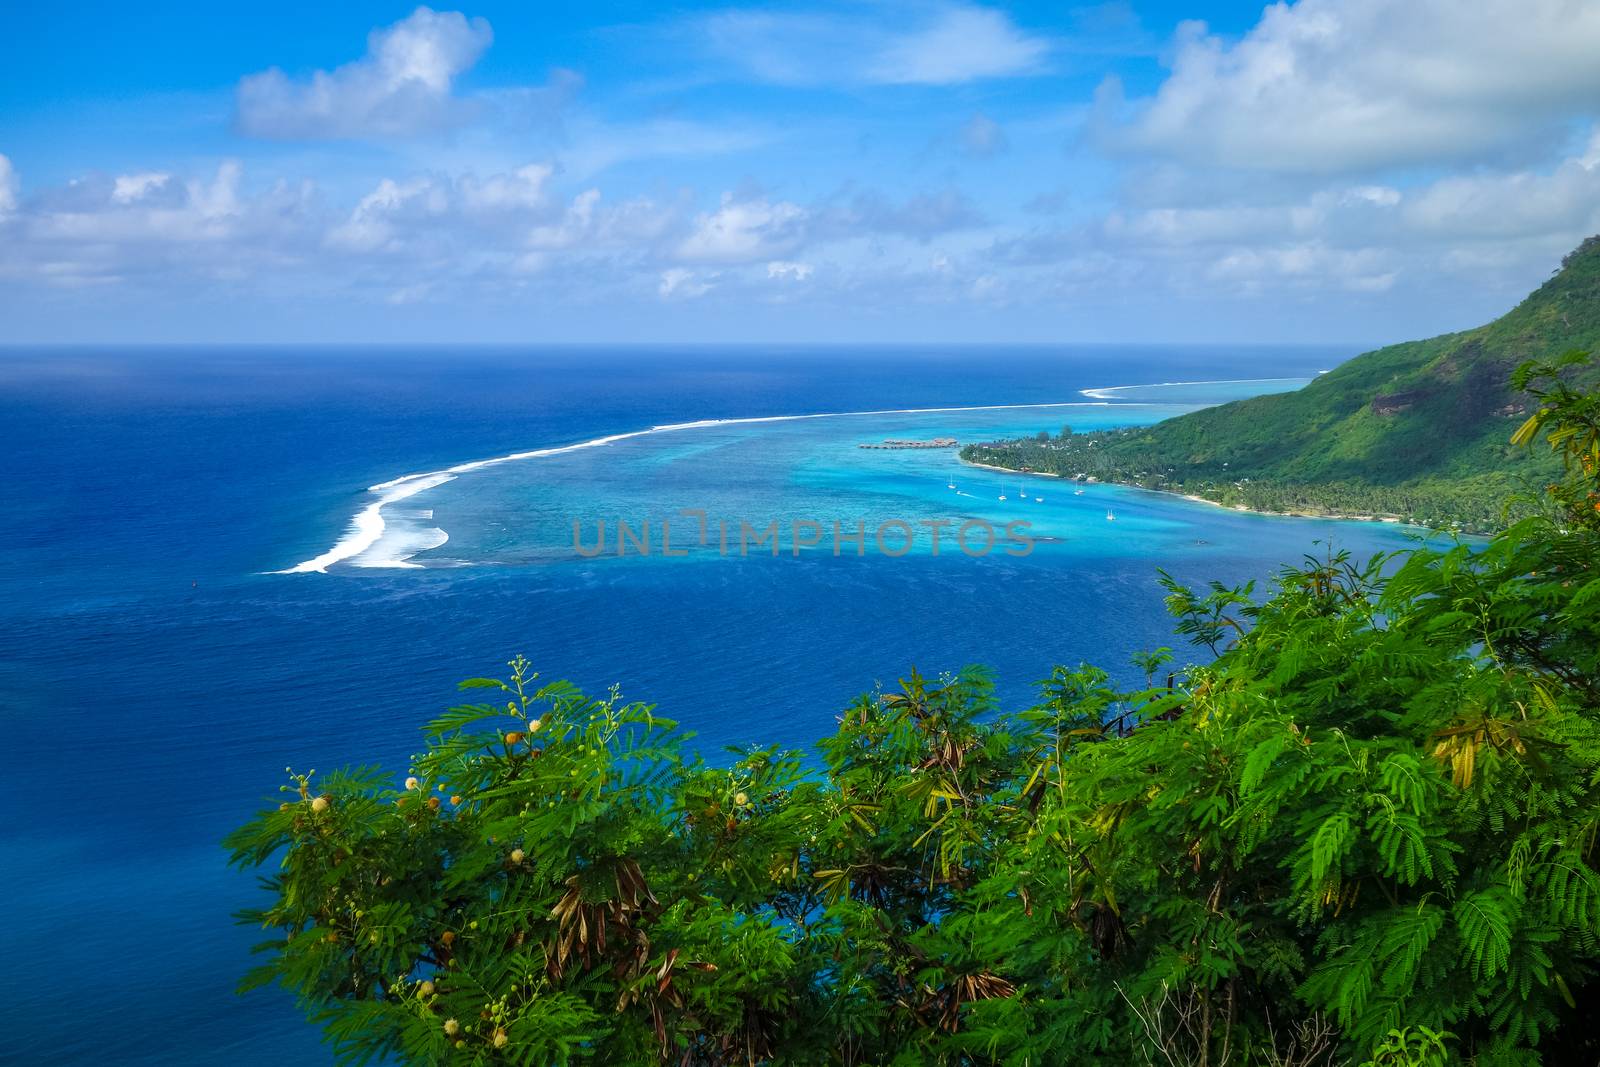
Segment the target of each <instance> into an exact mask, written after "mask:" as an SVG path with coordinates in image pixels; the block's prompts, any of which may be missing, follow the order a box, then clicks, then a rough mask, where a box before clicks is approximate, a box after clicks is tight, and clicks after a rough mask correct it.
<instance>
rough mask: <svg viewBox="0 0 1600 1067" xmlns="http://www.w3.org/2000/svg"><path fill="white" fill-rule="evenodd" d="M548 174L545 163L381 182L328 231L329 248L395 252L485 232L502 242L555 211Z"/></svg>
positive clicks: (541, 222) (386, 179) (550, 168)
mask: <svg viewBox="0 0 1600 1067" xmlns="http://www.w3.org/2000/svg"><path fill="white" fill-rule="evenodd" d="M552 173H553V168H552V167H551V166H550V165H549V164H546V163H532V164H528V165H527V166H524V167H519V168H517V169H516V170H514V171H511V172H509V173H504V174H493V175H490V176H489V177H487V178H479V177H477V176H476V175H473V174H463V175H461V176H459V177H457V178H455V179H450V178H447V177H442V176H435V175H420V176H416V177H411V178H406V179H404V180H396V179H394V178H384V179H383V180H382V181H380V182H379V183H378V186H377V188H375V189H374V190H373V191H372V192H370V193H368V194H367V195H366V196H364V197H362V198H361V200H360V202H359V203H357V204H356V206H355V208H354V209H353V210H352V211H351V212H350V215H349V217H348V218H346V219H345V221H344V222H343V223H341V224H340V225H338V226H337V227H335V228H334V229H333V230H331V231H330V232H329V234H328V244H329V245H330V246H332V247H335V248H339V249H343V250H345V251H349V252H398V251H400V250H402V249H403V248H405V247H407V246H408V245H411V244H414V243H415V242H416V241H417V240H419V239H422V238H426V237H429V236H437V237H438V238H439V239H440V240H441V241H443V242H447V243H448V242H450V241H453V240H458V239H464V238H467V237H469V236H474V235H476V234H478V233H485V232H488V233H493V234H495V235H497V236H498V237H499V238H501V239H502V240H504V239H506V238H508V237H510V236H511V235H512V234H515V233H525V232H527V227H529V226H530V225H542V224H543V220H544V219H545V218H547V217H548V216H549V215H551V214H552V213H553V212H555V211H556V210H557V206H556V204H555V201H554V199H553V197H552V196H551V194H550V192H549V188H548V184H549V181H550V177H551V174H552Z"/></svg>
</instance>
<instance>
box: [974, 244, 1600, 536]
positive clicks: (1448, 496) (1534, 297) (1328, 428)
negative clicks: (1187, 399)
mask: <svg viewBox="0 0 1600 1067" xmlns="http://www.w3.org/2000/svg"><path fill="white" fill-rule="evenodd" d="M1597 346H1600V237H1591V238H1589V239H1588V240H1586V241H1585V242H1583V244H1582V245H1580V246H1579V247H1578V248H1577V249H1576V250H1575V251H1573V252H1572V253H1571V254H1570V255H1568V256H1567V257H1566V258H1565V259H1564V260H1563V261H1562V264H1561V267H1560V269H1559V270H1558V271H1557V272H1556V273H1555V274H1554V276H1553V277H1551V278H1550V279H1549V280H1548V281H1546V282H1545V283H1544V284H1543V285H1542V286H1540V287H1539V288H1538V289H1537V290H1536V291H1534V292H1533V293H1532V294H1530V295H1529V296H1528V297H1527V299H1525V300H1524V301H1523V302H1522V303H1521V304H1519V305H1518V306H1517V307H1516V308H1514V309H1513V310H1511V311H1510V312H1508V313H1507V314H1505V315H1503V316H1502V317H1501V318H1499V319H1497V320H1495V321H1494V322H1492V323H1490V324H1488V325H1487V326H1481V327H1478V328H1477V329H1474V330H1467V331H1464V332H1462V333H1454V334H1446V335H1444V336H1442V337H1435V338H1432V339H1430V340H1426V341H1411V342H1407V343H1405V344H1398V345H1391V346H1389V347H1387V348H1380V349H1378V350H1377V351H1374V352H1368V353H1366V354H1365V355H1361V356H1357V357H1355V358H1354V359H1351V360H1349V361H1348V362H1346V363H1343V364H1341V365H1340V366H1338V367H1337V368H1335V369H1333V370H1331V371H1329V372H1328V373H1326V374H1323V375H1319V376H1318V377H1317V378H1316V379H1315V380H1314V381H1312V382H1311V383H1310V384H1308V385H1306V386H1305V387H1304V388H1302V389H1299V390H1296V391H1294V392H1291V393H1280V394H1275V395H1270V396H1260V397H1253V398H1250V399H1247V400H1239V401H1235V402H1233V403H1230V404H1222V405H1219V406H1217V407H1213V408H1207V409H1205V410H1203V411H1198V412H1194V413H1192V414H1188V415H1183V416H1179V417H1178V418H1174V419H1168V420H1166V421H1164V422H1161V423H1157V424H1155V425H1153V426H1148V427H1140V428H1131V429H1122V430H1108V431H1101V432H1096V433H1083V434H1075V433H1071V432H1070V431H1069V432H1064V433H1060V434H1057V433H1056V432H1055V431H1056V429H1057V428H1055V427H1050V428H1049V429H1048V430H1047V431H1046V432H1044V433H1042V434H1041V435H1040V436H1039V437H1037V438H1024V439H1021V440H1015V441H998V442H989V443H984V444H976V445H969V446H967V447H966V448H964V449H963V450H962V453H961V454H962V457H963V458H964V459H966V460H968V461H970V462H975V463H986V464H991V465H994V466H1000V467H1006V468H1009V469H1011V470H1028V471H1036V472H1041V473H1047V474H1055V475H1060V476H1064V477H1070V478H1089V477H1092V478H1095V479H1097V480H1100V481H1112V482H1121V483H1125V484H1129V485H1136V486H1142V487H1144V488H1149V489H1161V490H1168V491H1172V492H1181V493H1187V494H1192V495H1195V496H1200V497H1204V498H1206V499H1208V500H1213V501H1216V502H1218V503H1222V504H1228V505H1237V506H1243V507H1249V508H1254V509H1257V510H1262V511H1284V512H1306V513H1313V514H1319V513H1320V514H1330V513H1331V514H1357V515H1372V516H1391V517H1395V518H1400V519H1404V520H1408V521H1414V522H1418V523H1424V524H1429V525H1438V526H1444V525H1451V524H1456V525H1460V526H1461V527H1463V528H1465V529H1468V530H1473V531H1487V530H1492V529H1499V528H1502V527H1504V526H1506V525H1509V524H1510V523H1511V522H1513V521H1515V520H1516V519H1517V518H1520V517H1522V516H1524V515H1527V514H1530V513H1532V512H1533V511H1534V510H1537V507H1538V501H1539V498H1540V496H1541V492H1542V489H1543V486H1544V485H1545V484H1546V483H1548V482H1549V481H1550V480H1551V479H1552V478H1553V477H1554V476H1555V474H1556V470H1557V468H1556V467H1555V466H1554V463H1553V460H1552V459H1551V458H1550V457H1549V456H1547V455H1543V454H1529V453H1527V452H1525V451H1524V450H1521V449H1518V448H1516V447H1515V446H1513V445H1511V444H1510V443H1509V441H1508V438H1509V436H1510V433H1511V431H1512V430H1513V429H1515V428H1516V426H1517V425H1518V423H1520V422H1521V421H1522V420H1523V419H1524V418H1526V417H1527V407H1526V399H1525V398H1524V397H1522V396H1521V395H1520V394H1519V393H1518V392H1517V390H1516V389H1515V388H1514V387H1513V385H1512V383H1511V376H1512V372H1513V370H1514V369H1515V368H1516V367H1517V366H1518V365H1519V364H1521V363H1522V362H1524V361H1526V360H1530V359H1541V360H1549V359H1554V358H1555V357H1557V356H1559V355H1560V354H1561V353H1562V352H1565V351H1567V350H1569V349H1574V348H1580V349H1594V348H1596V347H1597ZM1586 373H1587V375H1588V376H1587V377H1586V379H1585V381H1586V382H1587V383H1588V384H1590V385H1593V384H1594V383H1595V381H1596V376H1595V372H1594V371H1592V370H1591V371H1589V372H1586Z"/></svg>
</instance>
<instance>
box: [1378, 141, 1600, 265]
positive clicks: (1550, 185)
mask: <svg viewBox="0 0 1600 1067" xmlns="http://www.w3.org/2000/svg"><path fill="white" fill-rule="evenodd" d="M1406 221H1407V223H1408V224H1409V225H1410V226H1411V227H1412V228H1413V229H1415V230H1418V231H1422V232H1426V233H1431V234H1444V235H1449V236H1451V237H1455V238H1468V239H1474V238H1486V237H1487V238H1514V239H1519V240H1527V239H1538V238H1552V237H1553V238H1555V239H1557V240H1560V241H1567V240H1570V239H1571V237H1572V236H1573V235H1575V234H1576V235H1585V234H1591V233H1594V232H1596V231H1600V132H1597V133H1596V134H1595V135H1594V136H1593V137H1592V139H1591V140H1590V142H1589V144H1588V146H1587V148H1586V149H1585V150H1584V152H1583V153H1582V154H1580V155H1578V156H1575V157H1573V158H1571V159H1568V160H1566V161H1565V162H1563V163H1562V164H1561V165H1560V166H1558V167H1557V168H1556V169H1555V170H1554V171H1552V172H1551V173H1549V174H1539V173H1535V172H1531V171H1518V172H1515V173H1511V174H1474V175H1470V176H1462V177H1449V178H1443V179H1440V180H1439V181H1437V182H1435V183H1433V184H1432V185H1431V186H1429V187H1428V188H1427V189H1426V190H1424V191H1423V192H1422V193H1420V194H1419V195H1417V196H1415V197H1413V198H1412V199H1411V200H1410V202H1409V203H1408V204H1407V206H1406Z"/></svg>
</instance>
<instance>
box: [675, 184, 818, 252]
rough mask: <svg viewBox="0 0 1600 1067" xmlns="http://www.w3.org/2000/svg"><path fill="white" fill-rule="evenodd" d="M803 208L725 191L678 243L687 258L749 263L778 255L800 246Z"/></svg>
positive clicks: (802, 228)
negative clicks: (718, 203) (743, 196)
mask: <svg viewBox="0 0 1600 1067" xmlns="http://www.w3.org/2000/svg"><path fill="white" fill-rule="evenodd" d="M805 222H806V211H805V209H804V208H802V207H800V206H799V205H798V204H792V203H789V202H788V201H785V200H780V201H777V202H773V201H771V200H768V199H766V198H765V197H754V198H745V199H741V198H739V197H736V196H735V195H734V194H732V193H724V194H723V196H722V203H721V205H720V206H719V207H718V208H717V210H716V211H712V212H707V213H704V214H701V215H700V216H699V217H698V218H697V219H696V220H695V225H694V229H693V231H692V232H691V233H690V234H689V236H687V237H686V238H684V240H683V241H682V243H680V244H679V245H678V249H677V255H678V258H680V259H682V260H685V261H687V262H703V263H749V262H753V261H756V260H770V259H773V258H776V257H781V256H782V255H783V254H785V253H787V252H789V251H792V250H793V249H795V248H798V247H799V246H800V243H801V241H802V239H803V237H804V226H805Z"/></svg>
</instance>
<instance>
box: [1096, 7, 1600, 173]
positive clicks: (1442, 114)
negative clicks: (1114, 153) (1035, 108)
mask: <svg viewBox="0 0 1600 1067" xmlns="http://www.w3.org/2000/svg"><path fill="white" fill-rule="evenodd" d="M1596 55H1600V4H1594V3H1587V2H1575V0H1474V2H1472V3H1467V4H1463V3H1459V2H1458V0H1411V2H1408V3H1403V4H1401V3H1394V2H1392V0H1300V2H1299V3H1296V4H1294V5H1292V6H1291V5H1289V4H1286V3H1279V4H1274V5H1273V6H1271V7H1268V8H1267V9H1266V11H1265V12H1264V13H1263V15H1262V18H1261V21H1260V22H1259V23H1258V24H1257V25H1256V27H1255V28H1254V29H1252V30H1251V31H1250V32H1249V33H1248V34H1246V35H1245V36H1244V38H1243V39H1241V40H1239V41H1238V42H1237V43H1232V44H1230V43H1228V42H1226V41H1224V40H1222V39H1221V38H1218V37H1215V36H1211V35H1209V34H1207V32H1206V30H1205V27H1204V25H1203V24H1200V23H1188V24H1186V25H1185V26H1184V27H1182V28H1181V29H1180V32H1179V36H1178V41H1177V44H1176V50H1175V54H1174V58H1173V61H1172V72H1171V75H1170V77H1168V79H1167V80H1166V82H1165V83H1164V84H1163V85H1162V86H1161V88H1160V89H1159V91H1158V92H1157V93H1156V94H1155V96H1154V97H1153V98H1151V99H1149V100H1145V101H1139V102H1137V103H1136V104H1135V105H1134V107H1133V109H1132V111H1133V113H1132V115H1131V117H1130V119H1129V122H1128V124H1127V125H1126V126H1124V127H1122V128H1120V129H1117V130H1115V131H1113V133H1112V134H1111V140H1112V142H1113V143H1115V144H1118V145H1120V146H1122V147H1123V148H1129V149H1136V150H1144V151H1150V152H1156V153H1161V154H1166V155H1170V156H1172V157H1175V158H1178V159H1182V160H1184V161H1187V162H1190V163H1198V164H1203V165H1216V166H1226V167H1232V168H1262V169H1268V170H1276V171H1285V172H1310V173H1316V172H1338V171H1360V170H1367V169H1380V168H1385V167H1394V166H1409V165H1419V164H1420V165H1426V164H1436V163H1442V162H1452V161H1458V160H1463V159H1483V158H1489V157H1492V156H1494V155H1495V154H1496V153H1499V152H1502V151H1504V150H1507V149H1508V148H1512V147H1515V146H1518V145H1525V144H1527V143H1529V141H1530V139H1538V138H1545V139H1548V138H1551V137H1554V136H1557V135H1559V133H1560V129H1561V124H1562V123H1563V122H1565V121H1567V120H1569V119H1571V118H1573V117H1575V116H1579V115H1583V114H1592V113H1593V111H1594V109H1595V102H1596V99H1597V96H1600V62H1596V59H1595V57H1596ZM1119 95H1120V93H1119V90H1118V89H1117V87H1116V86H1115V85H1114V84H1112V85H1111V86H1110V87H1109V92H1108V93H1106V94H1104V95H1103V99H1102V108H1103V111H1108V112H1115V111H1117V110H1119V108H1120V101H1119Z"/></svg>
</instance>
